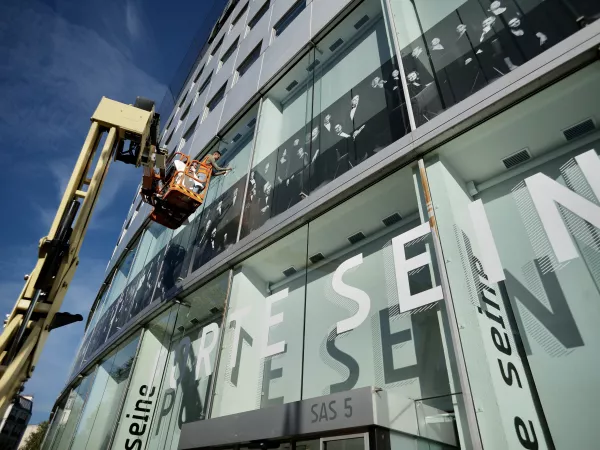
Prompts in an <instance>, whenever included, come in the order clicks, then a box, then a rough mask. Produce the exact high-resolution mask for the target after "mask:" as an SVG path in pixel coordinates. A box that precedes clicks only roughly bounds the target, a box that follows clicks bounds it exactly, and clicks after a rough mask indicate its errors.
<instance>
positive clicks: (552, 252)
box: [427, 63, 600, 449]
mask: <svg viewBox="0 0 600 450" xmlns="http://www.w3.org/2000/svg"><path fill="white" fill-rule="evenodd" d="M599 81H600V63H594V64H592V65H590V66H587V67H586V68H584V69H581V70H580V71H578V72H577V73H575V74H573V75H571V76H569V77H568V78H566V79H564V80H563V81H560V82H559V83H556V84H555V85H553V86H551V87H549V88H547V89H545V90H544V91H542V92H540V93H539V94H537V95H535V96H533V97H531V98H529V99H527V100H525V101H523V102H522V103H520V104H518V105H516V106H514V107H513V108H511V109H510V110H508V111H506V112H503V113H502V114H500V115H498V116H496V117H494V118H493V119H491V120H489V121H487V122H485V123H483V124H481V125H479V126H477V127H476V128H474V129H473V130H471V131H469V132H468V133H465V134H464V135H462V136H460V137H459V138H457V139H455V140H453V141H451V142H449V143H447V144H445V145H444V146H442V147H440V149H439V151H438V152H436V155H433V156H432V157H431V158H429V161H428V168H427V173H428V177H429V182H430V185H431V195H432V200H433V204H434V210H435V215H436V218H437V222H438V228H439V235H440V239H441V243H442V247H443V252H444V258H445V261H446V267H447V271H448V275H449V280H450V287H451V289H452V294H453V298H454V303H455V308H456V316H457V319H458V322H459V324H461V326H460V334H461V341H462V346H463V350H464V354H465V359H466V363H467V369H468V371H469V381H470V383H471V386H472V389H473V393H474V398H475V404H476V407H477V408H478V409H479V408H480V409H482V410H484V411H486V412H485V414H483V415H478V417H479V421H480V428H481V431H482V438H483V440H484V445H485V446H486V448H488V446H489V447H490V448H521V447H525V448H540V449H541V448H569V447H572V445H573V444H572V443H573V436H577V446H578V447H580V448H593V447H595V446H597V442H598V440H599V439H600V430H599V429H598V427H595V426H590V425H589V423H586V422H585V421H581V420H580V417H584V416H585V417H587V416H590V417H591V416H593V415H594V414H595V411H596V409H597V404H598V398H597V395H590V393H595V392H597V390H598V379H597V376H596V373H597V372H598V369H599V368H600V328H599V327H598V326H597V324H598V322H599V321H600V308H599V307H598V305H600V292H599V286H600V270H599V269H598V268H599V267H600V265H599V264H598V261H600V256H599V255H600V245H599V242H600V240H599V239H598V236H599V234H598V228H600V220H599V219H598V218H599V217H600V208H599V206H598V204H599V199H600V189H599V186H598V184H597V180H598V172H597V168H598V167H600V161H599V160H598V156H597V155H596V151H595V150H593V149H598V148H599V146H600V136H599V135H598V132H597V130H595V126H594V125H593V122H592V121H591V119H588V120H584V121H583V122H582V119H585V118H593V117H600V116H599V115H600V106H599V105H600V91H599V90H598V88H597V86H598V82H599ZM561 130H562V131H561ZM515 152H516V153H515ZM574 411H577V413H576V414H574V413H573V412H574ZM546 423H547V426H546ZM550 439H551V440H552V441H553V445H552V444H551V443H550V442H549V441H550Z"/></svg>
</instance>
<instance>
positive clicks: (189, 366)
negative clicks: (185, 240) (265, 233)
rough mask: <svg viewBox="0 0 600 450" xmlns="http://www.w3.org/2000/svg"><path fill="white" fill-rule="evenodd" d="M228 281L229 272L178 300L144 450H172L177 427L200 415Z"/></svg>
mask: <svg viewBox="0 0 600 450" xmlns="http://www.w3.org/2000/svg"><path fill="white" fill-rule="evenodd" d="M228 284H229V272H227V273H225V274H223V275H221V276H219V277H217V278H216V279H214V280H213V281H211V282H209V283H208V284H206V285H204V286H203V287H202V288H200V289H199V290H197V291H196V292H194V293H192V294H190V295H189V296H187V297H186V298H185V299H184V300H183V306H181V307H180V309H179V312H178V314H177V321H176V323H175V325H174V331H173V335H172V337H171V336H168V337H169V341H170V342H169V348H170V350H169V354H168V360H167V362H166V366H165V372H164V376H163V381H162V383H163V384H162V386H161V388H160V393H159V394H158V395H157V396H156V398H157V403H156V410H155V413H154V419H153V421H152V426H151V427H150V433H149V436H148V447H147V448H148V449H156V450H159V449H160V450H163V449H173V450H175V449H176V448H177V445H178V443H179V435H180V433H181V427H182V425H183V424H184V423H187V422H193V421H196V420H202V419H204V418H205V417H206V414H207V410H208V398H209V397H208V395H209V389H210V386H211V380H212V376H213V370H214V365H215V358H216V355H217V348H218V345H217V344H218V342H219V334H220V330H219V325H220V323H221V320H222V319H221V314H222V312H223V308H224V304H225V297H226V295H227V287H228ZM165 337H167V336H166V335H165ZM161 355H162V353H161ZM155 379H156V378H155Z"/></svg>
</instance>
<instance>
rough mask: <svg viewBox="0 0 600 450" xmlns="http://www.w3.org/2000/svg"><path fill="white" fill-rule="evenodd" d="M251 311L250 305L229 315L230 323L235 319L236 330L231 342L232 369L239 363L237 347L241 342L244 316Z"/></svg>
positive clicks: (230, 365)
mask: <svg viewBox="0 0 600 450" xmlns="http://www.w3.org/2000/svg"><path fill="white" fill-rule="evenodd" d="M249 312H250V306H246V307H245V308H240V309H236V310H235V311H232V312H231V315H230V316H229V322H228V323H229V324H231V322H233V321H235V330H234V331H233V342H232V343H231V359H230V360H229V367H231V368H232V369H233V368H234V367H235V366H236V365H237V347H238V344H239V342H240V332H241V330H242V318H243V317H245V316H247V315H248V313H249Z"/></svg>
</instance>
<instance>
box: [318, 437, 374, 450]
mask: <svg viewBox="0 0 600 450" xmlns="http://www.w3.org/2000/svg"><path fill="white" fill-rule="evenodd" d="M364 448H365V438H364V437H355V438H348V439H336V440H334V441H325V442H323V450H364Z"/></svg>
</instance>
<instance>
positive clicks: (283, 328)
mask: <svg viewBox="0 0 600 450" xmlns="http://www.w3.org/2000/svg"><path fill="white" fill-rule="evenodd" d="M306 239H307V227H303V228H301V229H299V230H297V231H295V232H293V233H291V234H289V235H288V236H286V237H284V238H282V239H281V240H279V241H277V242H276V243H274V244H272V245H271V246H270V247H268V248H266V249H265V250H263V251H261V252H259V253H257V254H256V255H254V256H252V257H251V258H249V259H248V260H246V261H244V262H243V263H242V264H241V265H240V266H238V267H236V268H235V269H234V275H233V281H232V286H231V295H230V298H229V301H228V312H227V321H226V326H225V330H224V333H225V335H224V337H223V345H222V347H221V356H220V362H219V370H218V374H217V382H216V387H215V393H214V400H213V409H212V417H219V416H225V415H228V414H234V413H239V412H243V411H250V410H254V409H259V408H264V407H268V406H271V405H276V404H282V403H288V402H292V401H296V400H300V393H301V377H302V347H303V345H302V341H303V334H304V320H303V318H304V291H305V289H304V284H305V267H306Z"/></svg>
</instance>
